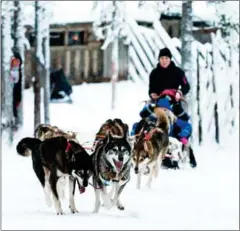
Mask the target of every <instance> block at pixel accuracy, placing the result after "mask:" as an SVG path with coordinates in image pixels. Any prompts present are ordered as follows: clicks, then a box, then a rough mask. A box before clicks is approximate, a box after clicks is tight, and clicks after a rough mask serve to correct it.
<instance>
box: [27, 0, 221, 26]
mask: <svg viewBox="0 0 240 231" xmlns="http://www.w3.org/2000/svg"><path fill="white" fill-rule="evenodd" d="M32 2H33V1H28V2H26V3H25V4H26V7H25V13H26V15H27V17H26V24H32V25H33V23H34V9H33V7H32V4H31V3H32ZM93 2H94V1H53V17H52V18H51V22H50V23H51V24H54V23H57V24H65V23H75V22H93V21H94V18H95V16H96V15H95V14H94V13H93V12H92V8H93ZM103 2H104V1H103ZM103 2H101V4H105V3H103ZM105 2H108V1H105ZM125 4H126V11H127V12H128V13H130V15H131V16H133V18H134V19H136V20H138V21H145V22H153V21H154V16H153V10H152V5H154V4H155V5H156V2H155V1H148V4H147V5H146V6H145V5H143V7H140V8H138V1H125ZM181 4H182V3H181V1H171V2H167V6H168V7H169V10H168V13H169V14H171V13H181ZM155 5H154V6H155ZM66 12H67V14H66ZM63 13H64V17H63ZM193 14H194V18H196V19H198V20H199V19H201V20H207V21H212V20H215V19H216V15H215V8H214V6H211V5H207V3H206V2H204V1H196V2H194V4H193Z"/></svg>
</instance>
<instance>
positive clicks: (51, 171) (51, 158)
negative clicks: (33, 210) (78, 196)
mask: <svg viewBox="0 0 240 231" xmlns="http://www.w3.org/2000/svg"><path fill="white" fill-rule="evenodd" d="M16 150H17V152H18V154H19V155H22V156H29V155H31V156H32V163H33V170H34V172H35V174H36V176H37V178H38V179H39V181H40V183H41V185H42V187H43V190H44V194H45V197H46V202H47V204H48V205H49V206H50V205H51V195H52V198H53V201H54V205H55V209H56V212H57V214H58V215H59V214H63V211H62V208H61V202H60V197H62V195H63V187H64V186H65V180H64V179H67V177H69V204H70V205H69V208H70V210H71V212H72V213H75V212H77V209H76V207H75V202H74V192H75V185H76V184H77V185H78V186H79V190H80V192H81V193H82V192H84V191H85V187H87V186H88V180H89V178H90V177H91V175H92V170H93V165H92V157H91V156H90V155H89V154H88V153H87V152H86V151H85V149H84V148H83V147H82V146H81V145H80V144H78V143H76V142H74V141H72V140H70V141H68V140H67V139H66V138H65V137H54V138H49V139H47V140H45V141H41V140H39V139H37V138H30V137H29V138H28V137H27V138H24V139H22V140H21V141H20V142H19V143H18V144H17V147H16Z"/></svg>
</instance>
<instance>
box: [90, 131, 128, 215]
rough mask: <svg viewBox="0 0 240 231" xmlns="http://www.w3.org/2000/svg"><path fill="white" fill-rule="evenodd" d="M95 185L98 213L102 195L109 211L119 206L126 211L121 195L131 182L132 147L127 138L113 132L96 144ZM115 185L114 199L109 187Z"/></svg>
mask: <svg viewBox="0 0 240 231" xmlns="http://www.w3.org/2000/svg"><path fill="white" fill-rule="evenodd" d="M93 167H94V172H93V185H94V189H95V208H94V212H95V213H97V212H98V211H99V208H100V194H101V195H102V198H103V202H104V206H106V207H107V208H108V209H110V208H112V207H113V206H115V205H116V206H117V208H118V209H120V210H124V206H123V205H122V204H121V202H120V199H119V197H120V195H121V193H122V191H123V189H124V187H125V186H126V184H127V182H129V180H130V169H131V147H130V144H129V142H128V140H127V137H126V136H123V137H117V136H113V135H112V134H111V132H108V133H107V136H106V137H105V138H104V139H103V140H102V141H101V142H99V143H97V144H96V148H95V151H94V153H93ZM111 183H113V184H114V185H113V187H114V188H113V189H114V190H113V191H112V192H114V196H113V198H111V197H110V195H109V194H108V193H107V186H109V185H110V184H111Z"/></svg>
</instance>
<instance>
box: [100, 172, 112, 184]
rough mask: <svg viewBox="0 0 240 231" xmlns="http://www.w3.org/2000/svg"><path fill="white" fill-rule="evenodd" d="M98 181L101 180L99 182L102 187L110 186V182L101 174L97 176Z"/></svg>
mask: <svg viewBox="0 0 240 231" xmlns="http://www.w3.org/2000/svg"><path fill="white" fill-rule="evenodd" d="M99 179H100V180H101V182H102V183H103V185H104V186H109V185H110V181H109V180H105V179H104V178H103V177H102V175H101V174H99Z"/></svg>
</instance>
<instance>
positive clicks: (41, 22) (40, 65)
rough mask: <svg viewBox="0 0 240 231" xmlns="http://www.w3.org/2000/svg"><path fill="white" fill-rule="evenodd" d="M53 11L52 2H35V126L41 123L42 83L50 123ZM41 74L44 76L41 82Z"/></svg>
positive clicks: (46, 119)
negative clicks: (50, 35)
mask: <svg viewBox="0 0 240 231" xmlns="http://www.w3.org/2000/svg"><path fill="white" fill-rule="evenodd" d="M51 13H52V3H51V2H44V1H36V2H35V35H36V36H35V37H36V43H35V45H36V49H35V63H36V69H35V78H34V84H33V85H34V127H35V128H36V127H37V126H38V125H39V124H40V123H41V107H40V102H41V94H40V89H41V84H43V87H44V123H49V122H50V121H49V101H50V45H49V39H50V38H49V27H50V17H51ZM40 76H44V78H43V82H41V79H40Z"/></svg>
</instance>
